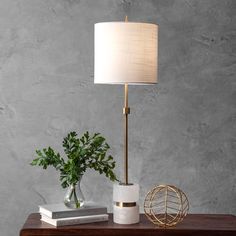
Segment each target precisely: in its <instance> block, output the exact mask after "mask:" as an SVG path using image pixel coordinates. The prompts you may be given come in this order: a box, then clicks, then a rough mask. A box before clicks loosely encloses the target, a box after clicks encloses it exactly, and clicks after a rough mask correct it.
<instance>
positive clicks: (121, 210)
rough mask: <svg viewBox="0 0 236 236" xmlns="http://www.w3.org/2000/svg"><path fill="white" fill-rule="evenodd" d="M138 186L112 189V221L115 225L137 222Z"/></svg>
mask: <svg viewBox="0 0 236 236" xmlns="http://www.w3.org/2000/svg"><path fill="white" fill-rule="evenodd" d="M138 199H139V185H138V184H130V185H118V184H115V185H114V187H113V201H114V206H113V221H114V223H117V224H136V223H138V222H139V206H138V204H137V202H138Z"/></svg>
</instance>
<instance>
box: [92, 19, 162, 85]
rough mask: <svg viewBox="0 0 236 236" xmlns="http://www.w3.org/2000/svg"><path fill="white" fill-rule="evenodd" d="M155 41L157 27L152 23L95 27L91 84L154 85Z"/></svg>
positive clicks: (102, 24) (156, 49)
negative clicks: (92, 78)
mask: <svg viewBox="0 0 236 236" xmlns="http://www.w3.org/2000/svg"><path fill="white" fill-rule="evenodd" d="M157 38H158V25H155V24H149V23H134V22H103V23H97V24H95V45H94V46H95V56H94V58H95V61H94V67H95V72H94V73H95V74H94V83H98V84H153V83H157V64H158V61H157V60H158V57H157V55H158V41H157Z"/></svg>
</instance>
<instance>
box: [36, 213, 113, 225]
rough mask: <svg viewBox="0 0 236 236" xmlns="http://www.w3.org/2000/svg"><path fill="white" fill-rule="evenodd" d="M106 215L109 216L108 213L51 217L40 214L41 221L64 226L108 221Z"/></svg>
mask: <svg viewBox="0 0 236 236" xmlns="http://www.w3.org/2000/svg"><path fill="white" fill-rule="evenodd" d="M108 217H109V216H108V214H102V215H92V216H77V217H67V218H59V219H51V218H49V217H47V216H45V215H41V221H44V222H46V223H48V224H51V225H54V226H65V225H79V224H88V223H94V222H101V221H108Z"/></svg>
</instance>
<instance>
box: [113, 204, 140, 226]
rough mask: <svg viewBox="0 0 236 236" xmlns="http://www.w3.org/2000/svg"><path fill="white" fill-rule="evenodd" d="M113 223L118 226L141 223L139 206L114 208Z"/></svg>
mask: <svg viewBox="0 0 236 236" xmlns="http://www.w3.org/2000/svg"><path fill="white" fill-rule="evenodd" d="M113 221H114V223H116V224H136V223H138V222H139V206H138V205H136V206H134V207H119V206H116V205H114V206H113Z"/></svg>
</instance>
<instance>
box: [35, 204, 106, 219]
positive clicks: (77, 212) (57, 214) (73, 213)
mask: <svg viewBox="0 0 236 236" xmlns="http://www.w3.org/2000/svg"><path fill="white" fill-rule="evenodd" d="M39 213H41V214H42V215H45V216H47V217H49V218H51V219H58V218H66V217H77V216H91V215H102V214H107V208H106V207H105V206H99V205H96V204H95V203H91V202H89V203H85V205H84V206H83V207H81V208H78V209H71V208H68V207H66V206H65V205H64V203H57V204H47V205H41V206H39Z"/></svg>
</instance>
